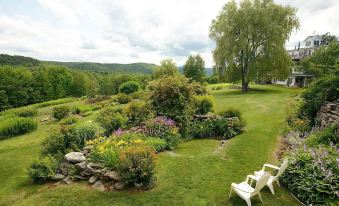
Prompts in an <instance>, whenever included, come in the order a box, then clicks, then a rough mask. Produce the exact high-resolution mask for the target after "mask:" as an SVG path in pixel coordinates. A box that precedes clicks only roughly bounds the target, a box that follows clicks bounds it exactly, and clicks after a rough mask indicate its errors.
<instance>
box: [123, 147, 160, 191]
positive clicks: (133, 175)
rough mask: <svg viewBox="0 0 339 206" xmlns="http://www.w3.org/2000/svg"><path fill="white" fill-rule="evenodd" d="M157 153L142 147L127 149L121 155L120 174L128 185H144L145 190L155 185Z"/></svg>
mask: <svg viewBox="0 0 339 206" xmlns="http://www.w3.org/2000/svg"><path fill="white" fill-rule="evenodd" d="M154 168H155V153H154V150H153V149H150V148H149V147H145V146H142V145H135V146H131V147H128V148H126V150H124V151H122V152H121V153H120V155H119V163H118V172H119V174H120V176H121V178H122V180H123V181H124V182H125V183H126V184H128V185H133V184H142V185H143V186H144V187H145V188H148V187H152V186H153V185H152V184H153V183H154V173H155V171H154Z"/></svg>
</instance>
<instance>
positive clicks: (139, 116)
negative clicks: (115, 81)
mask: <svg viewBox="0 0 339 206" xmlns="http://www.w3.org/2000/svg"><path fill="white" fill-rule="evenodd" d="M124 112H125V114H126V115H127V117H128V122H129V123H130V124H132V125H137V124H140V123H141V122H143V121H145V120H146V119H149V118H150V117H152V116H154V114H153V112H152V110H151V105H150V104H147V103H146V102H143V101H132V102H130V103H129V104H128V105H127V107H126V108H125V110H124Z"/></svg>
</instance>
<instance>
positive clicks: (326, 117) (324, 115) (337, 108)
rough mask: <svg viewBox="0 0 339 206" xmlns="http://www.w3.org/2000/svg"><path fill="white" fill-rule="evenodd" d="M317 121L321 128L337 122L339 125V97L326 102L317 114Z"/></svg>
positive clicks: (338, 125)
mask: <svg viewBox="0 0 339 206" xmlns="http://www.w3.org/2000/svg"><path fill="white" fill-rule="evenodd" d="M317 122H319V126H320V127H321V128H324V127H327V126H330V125H332V124H336V125H337V127H339V99H337V100H336V101H333V102H325V104H324V105H323V106H322V107H321V108H320V110H319V111H318V114H317Z"/></svg>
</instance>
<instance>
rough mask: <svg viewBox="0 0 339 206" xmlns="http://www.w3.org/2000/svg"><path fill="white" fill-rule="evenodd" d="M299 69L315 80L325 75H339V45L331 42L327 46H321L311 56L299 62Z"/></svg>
mask: <svg viewBox="0 0 339 206" xmlns="http://www.w3.org/2000/svg"><path fill="white" fill-rule="evenodd" d="M300 65H301V68H302V70H303V71H305V72H306V73H308V74H313V75H315V76H316V77H317V78H318V77H322V76H325V75H335V74H337V75H338V74H339V43H338V42H337V41H335V40H334V41H331V42H330V43H329V44H328V46H322V47H321V48H319V49H318V50H317V51H316V52H315V53H314V54H313V55H312V56H309V57H307V58H305V59H303V60H302V61H301V64H300Z"/></svg>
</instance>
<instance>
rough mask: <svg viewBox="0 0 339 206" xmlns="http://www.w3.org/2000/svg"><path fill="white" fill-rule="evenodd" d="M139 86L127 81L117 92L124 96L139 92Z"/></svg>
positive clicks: (134, 82) (136, 83)
mask: <svg viewBox="0 0 339 206" xmlns="http://www.w3.org/2000/svg"><path fill="white" fill-rule="evenodd" d="M139 88H140V84H139V83H138V82H136V81H128V82H125V83H123V84H122V85H120V87H119V92H120V93H124V94H132V93H134V92H137V91H139Z"/></svg>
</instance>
